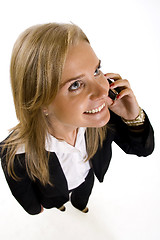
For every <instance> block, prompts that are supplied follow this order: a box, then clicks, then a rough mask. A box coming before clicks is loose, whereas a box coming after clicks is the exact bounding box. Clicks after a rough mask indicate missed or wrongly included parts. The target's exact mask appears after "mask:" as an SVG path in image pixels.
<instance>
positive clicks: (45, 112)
mask: <svg viewBox="0 0 160 240" xmlns="http://www.w3.org/2000/svg"><path fill="white" fill-rule="evenodd" d="M42 112H43V113H44V115H45V116H46V117H47V116H48V115H49V113H48V109H47V108H46V107H44V108H42Z"/></svg>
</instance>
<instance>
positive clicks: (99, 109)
mask: <svg viewBox="0 0 160 240" xmlns="http://www.w3.org/2000/svg"><path fill="white" fill-rule="evenodd" d="M104 107H105V103H103V105H101V106H100V107H98V108H95V109H92V110H90V111H86V113H97V112H100V111H101V110H102V109H103V108H104Z"/></svg>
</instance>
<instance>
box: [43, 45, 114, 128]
mask: <svg viewBox="0 0 160 240" xmlns="http://www.w3.org/2000/svg"><path fill="white" fill-rule="evenodd" d="M108 91H109V83H108V81H107V80H106V78H105V77H104V75H103V73H102V72H101V71H100V61H99V59H98V58H97V56H96V55H95V53H94V51H93V49H92V48H91V46H90V44H89V43H87V42H85V41H81V42H80V43H79V44H78V45H76V46H73V47H71V48H70V50H69V52H68V55H67V58H66V62H65V65H64V69H63V73H62V79H61V83H60V89H59V91H58V93H57V95H56V97H55V99H54V100H53V102H52V103H51V104H50V105H49V106H48V108H47V112H48V114H49V115H48V118H49V121H50V123H51V124H52V127H53V128H54V127H55V128H56V127H61V126H62V127H63V128H64V127H66V128H68V129H75V128H78V127H102V126H104V125H105V124H106V123H107V122H108V121H109V118H110V114H109V110H108V105H109V104H111V100H110V98H109V97H108Z"/></svg>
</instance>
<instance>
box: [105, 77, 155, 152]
mask: <svg viewBox="0 0 160 240" xmlns="http://www.w3.org/2000/svg"><path fill="white" fill-rule="evenodd" d="M105 76H106V78H112V79H114V80H115V82H114V83H112V84H111V85H110V88H111V89H114V88H117V87H118V88H119V89H120V90H121V91H120V93H119V94H118V96H117V99H116V100H115V101H114V100H112V99H109V100H108V101H109V108H110V110H111V119H110V125H112V129H113V130H114V131H113V132H114V136H115V138H114V141H115V142H116V143H117V144H118V145H119V146H120V147H121V148H122V149H123V150H124V151H125V152H126V153H130V154H136V155H138V156H147V155H149V154H151V153H152V151H153V149H154V132H153V128H152V126H151V124H150V122H149V119H148V117H147V115H146V114H145V121H144V123H142V124H141V125H139V126H128V125H127V124H126V123H124V122H123V121H122V118H123V119H126V120H129V121H131V120H133V119H135V118H136V117H137V116H138V114H139V104H138V102H137V99H136V97H135V95H134V93H133V91H132V89H131V87H130V84H129V82H128V80H126V79H122V78H121V76H120V75H118V74H114V73H108V74H106V75H105Z"/></svg>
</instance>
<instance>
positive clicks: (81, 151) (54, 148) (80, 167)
mask: <svg viewBox="0 0 160 240" xmlns="http://www.w3.org/2000/svg"><path fill="white" fill-rule="evenodd" d="M85 130H86V128H82V127H81V128H79V130H78V133H77V138H76V143H75V146H74V147H73V146H71V145H70V144H68V143H66V142H65V141H61V140H58V139H56V138H55V137H53V136H52V135H50V134H48V136H47V138H46V143H45V149H46V150H47V151H49V152H55V154H56V155H57V157H58V160H59V162H60V164H61V167H62V170H63V172H64V175H65V177H66V180H67V183H68V189H69V190H72V189H74V188H76V187H78V186H79V185H80V184H82V183H83V182H84V181H85V178H86V176H87V174H88V172H89V170H90V168H91V167H90V163H89V161H85V160H86V159H87V151H86V142H85ZM24 152H25V148H24V146H21V147H20V148H19V149H18V151H17V153H16V154H20V153H24Z"/></svg>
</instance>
